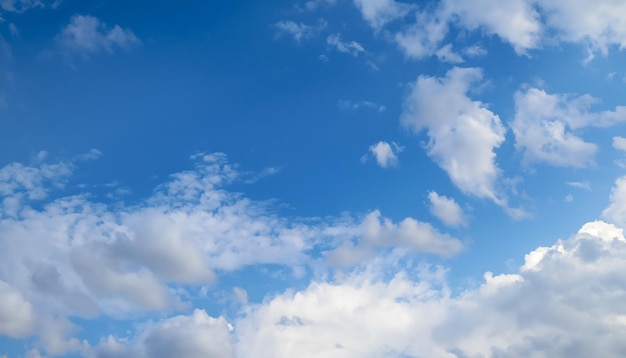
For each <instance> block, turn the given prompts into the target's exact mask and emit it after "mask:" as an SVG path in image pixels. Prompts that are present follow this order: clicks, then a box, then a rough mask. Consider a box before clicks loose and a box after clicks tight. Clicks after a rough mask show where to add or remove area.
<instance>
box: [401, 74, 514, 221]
mask: <svg viewBox="0 0 626 358" xmlns="http://www.w3.org/2000/svg"><path fill="white" fill-rule="evenodd" d="M481 79H482V71H481V70H480V69H478V68H458V67H455V68H453V69H451V70H449V71H448V72H447V73H446V75H445V77H442V78H435V77H429V76H423V75H422V76H420V77H419V78H418V79H417V81H416V82H415V83H414V84H413V85H412V86H411V90H410V92H409V95H408V96H407V97H406V99H405V101H404V110H403V113H402V117H401V122H402V124H403V125H404V126H406V127H408V128H410V129H411V130H413V131H414V132H415V133H420V132H421V131H423V130H425V131H426V135H427V136H428V144H427V146H426V150H427V153H428V155H429V156H430V157H431V158H432V159H433V160H434V161H435V162H436V163H437V164H438V165H439V166H440V167H441V168H442V169H443V170H445V172H446V173H447V174H448V176H449V177H450V179H451V180H452V182H453V183H454V184H455V185H456V186H457V187H458V188H459V189H461V191H463V192H464V193H466V194H470V195H473V196H476V197H479V198H488V199H491V200H492V201H494V202H495V203H497V204H498V205H501V206H503V207H505V208H507V209H510V208H508V206H507V204H506V200H505V199H504V198H503V196H502V194H500V193H499V192H498V189H497V187H496V184H497V182H498V180H499V179H500V177H501V170H500V169H499V168H498V167H497V165H496V161H495V159H496V154H495V151H494V150H495V149H496V148H498V147H499V146H500V145H501V144H502V142H504V139H505V137H504V135H505V132H506V129H505V127H504V126H503V125H502V123H501V121H500V118H499V117H498V115H496V114H494V113H493V112H491V111H490V110H489V109H488V108H487V106H486V105H485V104H483V103H482V102H480V101H473V100H472V99H471V98H469V97H468V96H467V92H468V91H469V89H470V86H472V85H473V84H475V83H477V82H479V81H480V80H481ZM510 213H511V214H513V215H517V214H516V213H515V212H510Z"/></svg>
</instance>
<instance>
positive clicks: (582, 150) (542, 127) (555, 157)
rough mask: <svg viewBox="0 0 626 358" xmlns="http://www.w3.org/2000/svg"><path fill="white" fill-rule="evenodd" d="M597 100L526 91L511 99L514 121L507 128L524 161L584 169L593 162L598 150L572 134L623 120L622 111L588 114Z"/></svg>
mask: <svg viewBox="0 0 626 358" xmlns="http://www.w3.org/2000/svg"><path fill="white" fill-rule="evenodd" d="M595 103H597V99H595V98H593V97H591V96H589V95H583V96H580V97H575V98H572V97H571V96H567V95H562V94H549V93H546V92H545V91H544V90H541V89H537V88H528V89H525V90H522V91H519V92H517V93H516V95H515V119H514V120H513V122H512V123H511V128H512V129H513V133H514V134H515V142H516V143H515V146H516V148H517V149H518V150H519V151H522V152H523V154H524V159H525V160H527V161H530V162H532V161H541V162H546V163H549V164H552V165H556V166H572V167H585V166H588V165H590V164H592V163H593V162H594V156H595V154H596V152H597V150H598V148H597V146H596V145H595V144H593V143H588V142H585V141H584V140H583V139H582V138H580V137H578V136H576V135H575V134H574V132H573V130H576V129H580V128H584V127H587V126H598V127H608V126H611V125H614V124H616V123H619V122H622V121H625V120H626V107H623V106H618V107H616V109H615V110H614V111H600V112H592V111H590V107H591V106H592V105H593V104H595Z"/></svg>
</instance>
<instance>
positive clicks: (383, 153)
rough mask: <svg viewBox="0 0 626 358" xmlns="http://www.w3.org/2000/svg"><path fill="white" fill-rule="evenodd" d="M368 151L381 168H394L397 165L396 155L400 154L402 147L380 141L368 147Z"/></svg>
mask: <svg viewBox="0 0 626 358" xmlns="http://www.w3.org/2000/svg"><path fill="white" fill-rule="evenodd" d="M369 149H370V153H372V155H373V156H374V158H376V162H377V163H378V165H379V166H380V167H381V168H388V167H393V166H396V165H397V164H398V155H397V154H398V153H400V152H402V147H400V146H399V145H397V144H396V143H394V142H391V143H387V142H383V141H380V142H378V143H376V144H372V145H370V148H369Z"/></svg>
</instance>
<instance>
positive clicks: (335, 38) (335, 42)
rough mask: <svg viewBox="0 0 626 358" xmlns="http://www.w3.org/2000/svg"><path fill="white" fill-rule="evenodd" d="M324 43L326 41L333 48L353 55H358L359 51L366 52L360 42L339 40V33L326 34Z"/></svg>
mask: <svg viewBox="0 0 626 358" xmlns="http://www.w3.org/2000/svg"><path fill="white" fill-rule="evenodd" d="M326 43H328V45H329V46H331V47H332V48H334V49H335V50H337V51H339V52H342V53H347V54H350V55H352V56H354V57H356V56H358V55H359V54H360V53H364V52H366V51H365V49H364V48H363V46H362V45H361V44H360V43H358V42H356V41H350V42H344V41H342V40H341V35H339V34H332V35H330V36H328V38H327V39H326Z"/></svg>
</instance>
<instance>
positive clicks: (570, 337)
mask: <svg viewBox="0 0 626 358" xmlns="http://www.w3.org/2000/svg"><path fill="white" fill-rule="evenodd" d="M400 265H403V266H404V267H405V268H403V269H401V268H396V269H397V270H399V271H396V274H392V275H391V278H385V277H384V275H381V274H380V268H372V267H371V266H370V267H368V268H366V269H364V270H360V271H355V272H354V273H352V274H350V275H347V276H345V277H342V278H338V279H335V280H333V281H316V282H313V283H311V285H310V286H309V287H307V288H306V289H304V290H301V291H291V290H288V291H286V292H285V293H283V294H280V295H277V296H276V297H274V298H273V299H271V300H266V301H265V302H264V303H262V304H258V305H255V306H252V307H251V308H249V309H248V310H247V311H246V315H245V316H244V317H242V318H241V319H240V320H238V321H237V322H236V323H235V331H234V332H235V334H236V336H237V338H238V344H237V353H238V354H239V355H241V356H245V357H261V356H267V355H270V356H273V357H291V356H294V355H298V356H299V357H319V356H324V357H380V356H393V357H396V356H427V357H450V358H452V357H520V356H524V357H556V356H559V357H564V356H568V357H586V356H596V355H597V356H602V357H621V356H623V355H624V354H626V344H625V343H624V342H623V340H622V339H621V337H623V335H624V334H626V319H625V317H626V309H625V308H624V306H623V305H622V304H621V302H623V300H624V299H626V289H624V287H626V285H625V282H624V279H623V275H621V272H623V270H624V269H626V241H625V240H624V237H623V233H622V230H621V229H618V228H616V227H614V226H612V225H609V224H605V223H602V222H592V223H588V224H586V225H584V226H583V227H582V228H581V230H580V231H579V233H578V234H576V235H575V236H573V237H571V238H570V239H568V240H564V241H558V242H557V243H555V244H554V245H553V246H550V247H542V248H538V249H537V250H535V251H533V252H531V253H529V254H528V255H526V260H525V263H524V265H523V266H522V267H520V269H519V271H518V272H517V273H512V274H501V275H494V274H492V273H491V272H487V273H486V274H485V276H484V279H485V280H484V282H483V283H482V284H481V285H480V286H479V287H476V288H471V289H468V290H466V291H464V292H462V293H461V294H459V295H456V296H453V295H452V294H451V293H450V291H449V290H448V289H447V286H446V284H445V278H442V274H441V271H440V270H434V271H433V270H432V269H431V270H430V272H428V271H429V270H424V268H423V267H422V268H417V269H416V268H411V267H410V266H409V268H406V265H404V264H400ZM390 271H394V270H393V269H390ZM424 271H426V272H424ZM429 273H430V275H429ZM364 337H367V339H364ZM416 337H419V339H416Z"/></svg>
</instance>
